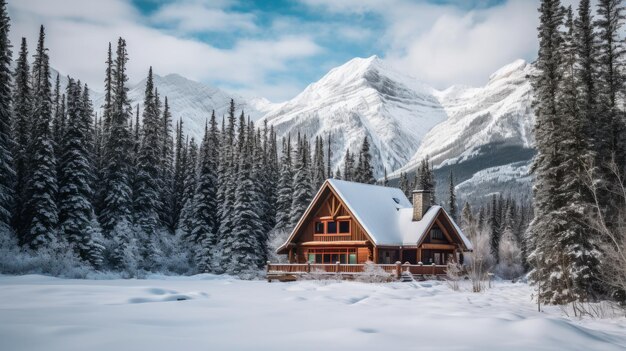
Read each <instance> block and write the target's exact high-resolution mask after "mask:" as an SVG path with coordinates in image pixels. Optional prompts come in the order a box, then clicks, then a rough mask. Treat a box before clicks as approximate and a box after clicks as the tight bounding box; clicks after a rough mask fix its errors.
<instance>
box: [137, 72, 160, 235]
mask: <svg viewBox="0 0 626 351" xmlns="http://www.w3.org/2000/svg"><path fill="white" fill-rule="evenodd" d="M157 108H158V106H157V97H156V96H155V93H154V83H153V80H152V67H150V70H149V72H148V78H147V80H146V89H145V95H144V109H143V123H142V125H143V128H142V130H143V133H142V138H141V145H140V146H139V155H138V157H137V176H136V177H137V178H136V181H135V182H136V186H135V193H134V194H133V195H134V197H135V203H134V215H135V221H136V222H137V223H138V224H139V225H140V226H141V227H142V228H143V230H144V231H145V232H146V234H148V236H149V237H152V236H153V235H154V233H155V231H156V230H157V228H159V227H160V226H161V221H160V219H159V213H160V211H161V209H162V207H163V204H162V203H161V200H162V196H161V191H162V189H161V182H160V179H159V178H160V176H161V174H160V169H159V166H160V164H161V162H162V151H161V134H162V132H161V130H162V123H161V120H160V116H159V114H158V109H157Z"/></svg>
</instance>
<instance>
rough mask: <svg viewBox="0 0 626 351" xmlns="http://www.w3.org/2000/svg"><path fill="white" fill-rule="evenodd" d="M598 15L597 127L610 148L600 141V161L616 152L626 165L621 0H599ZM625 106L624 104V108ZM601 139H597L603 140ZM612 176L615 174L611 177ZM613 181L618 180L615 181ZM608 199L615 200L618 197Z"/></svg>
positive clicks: (605, 161)
mask: <svg viewBox="0 0 626 351" xmlns="http://www.w3.org/2000/svg"><path fill="white" fill-rule="evenodd" d="M597 9H598V12H597V14H598V16H597V19H596V21H595V25H596V28H597V31H598V39H599V40H598V41H597V43H598V48H597V49H598V63H599V81H598V83H599V84H598V85H599V87H598V90H599V99H598V100H599V103H600V106H599V107H600V110H601V114H600V115H601V116H599V118H602V120H599V121H597V123H598V125H597V127H596V128H597V129H598V130H599V132H600V133H601V135H600V136H599V137H597V139H600V138H602V139H604V141H605V142H606V143H605V145H606V146H607V147H608V149H602V146H603V145H602V144H598V146H597V147H596V150H597V152H598V155H597V156H598V157H599V159H598V161H599V162H600V166H601V167H604V166H606V164H607V163H609V162H610V160H611V158H612V157H613V154H614V155H615V162H616V164H618V165H622V166H624V165H626V117H625V116H624V112H623V111H622V110H621V109H620V102H619V101H620V96H621V95H622V94H623V93H624V90H623V89H624V83H625V81H626V73H625V72H624V59H623V58H624V53H625V52H626V50H625V48H624V39H623V37H622V36H621V33H622V26H623V24H624V20H625V19H626V14H625V13H624V6H623V2H622V1H621V0H599V1H598V8H597ZM622 109H623V108H622ZM602 139H600V140H598V141H602ZM602 173H603V174H602V175H603V176H604V178H605V181H610V180H608V179H607V178H608V176H607V174H606V173H608V171H607V170H606V169H604V170H602ZM611 180H613V177H611ZM613 183H615V182H614V181H613ZM611 197H612V196H610V195H609V199H608V201H609V202H612V203H613V204H612V205H614V204H615V202H616V201H615V199H611Z"/></svg>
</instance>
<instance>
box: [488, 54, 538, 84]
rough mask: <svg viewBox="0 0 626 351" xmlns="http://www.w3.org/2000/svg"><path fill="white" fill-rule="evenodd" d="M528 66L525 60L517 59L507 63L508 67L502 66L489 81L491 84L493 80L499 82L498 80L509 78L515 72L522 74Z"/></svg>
mask: <svg viewBox="0 0 626 351" xmlns="http://www.w3.org/2000/svg"><path fill="white" fill-rule="evenodd" d="M528 66H529V64H528V62H526V60H523V59H517V60H515V61H513V62H511V63H509V64H508V65H505V66H503V67H502V68H500V69H499V70H497V71H496V72H494V73H493V74H492V75H491V76H489V81H490V82H492V81H495V80H499V79H503V78H507V77H510V76H511V75H513V74H515V73H516V72H522V71H524V70H526V68H527V67H528Z"/></svg>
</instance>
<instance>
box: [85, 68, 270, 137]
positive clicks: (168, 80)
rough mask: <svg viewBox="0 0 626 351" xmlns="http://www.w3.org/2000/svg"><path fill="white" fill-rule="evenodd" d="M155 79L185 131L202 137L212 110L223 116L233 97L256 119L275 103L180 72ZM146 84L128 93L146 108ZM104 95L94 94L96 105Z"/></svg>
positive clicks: (97, 105)
mask: <svg viewBox="0 0 626 351" xmlns="http://www.w3.org/2000/svg"><path fill="white" fill-rule="evenodd" d="M153 80H154V86H155V87H156V88H157V90H158V92H159V96H160V97H161V99H163V98H164V97H165V96H167V99H168V103H169V105H170V110H171V111H172V117H173V119H174V121H177V120H178V119H182V120H183V130H184V132H185V134H186V135H189V136H190V137H194V138H196V140H198V141H199V140H201V139H202V134H203V133H204V125H205V122H206V120H207V118H209V117H211V111H212V110H215V114H216V116H217V117H218V119H221V117H222V116H223V115H225V114H226V113H227V111H228V107H229V104H230V99H231V98H232V99H234V100H235V105H236V107H237V110H238V111H241V110H242V109H243V110H244V111H245V114H246V116H250V118H251V119H252V120H257V119H258V118H260V117H261V116H262V115H263V113H264V112H265V111H267V110H269V109H271V108H272V107H273V106H274V105H273V104H272V103H270V102H269V101H267V100H264V99H255V100H253V101H250V102H249V101H247V100H245V99H244V98H242V97H241V96H238V95H236V94H231V93H227V92H225V91H223V90H220V89H217V88H213V87H210V86H208V85H206V84H203V83H199V82H195V81H192V80H189V79H187V78H185V77H182V76H180V75H178V74H168V75H166V76H163V77H162V76H159V75H156V74H155V75H153ZM145 87H146V80H145V79H144V80H142V81H140V82H139V83H137V84H135V85H132V86H130V87H129V93H128V95H129V97H130V99H131V101H133V108H135V105H136V104H139V108H140V110H143V99H144V95H145ZM103 99H104V96H103V95H102V94H99V95H97V96H94V106H96V107H97V108H99V107H100V106H102V105H103ZM140 113H141V112H140Z"/></svg>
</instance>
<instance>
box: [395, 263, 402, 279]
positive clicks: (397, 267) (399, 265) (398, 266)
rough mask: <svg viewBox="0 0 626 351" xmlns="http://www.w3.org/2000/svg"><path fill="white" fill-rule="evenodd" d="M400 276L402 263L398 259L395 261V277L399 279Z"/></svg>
mask: <svg viewBox="0 0 626 351" xmlns="http://www.w3.org/2000/svg"><path fill="white" fill-rule="evenodd" d="M401 277H402V263H401V262H400V261H396V278H398V280H400V278H401Z"/></svg>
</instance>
